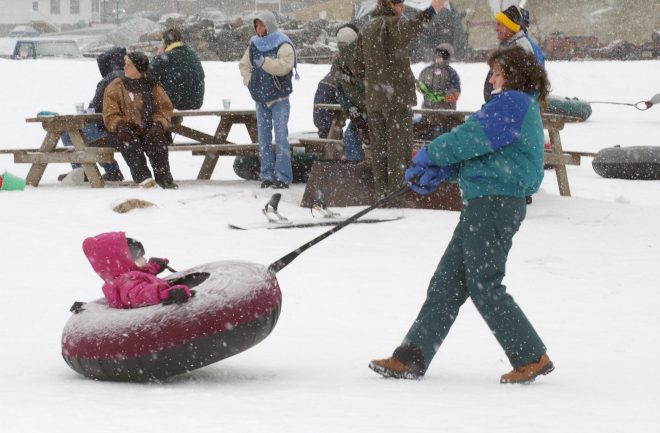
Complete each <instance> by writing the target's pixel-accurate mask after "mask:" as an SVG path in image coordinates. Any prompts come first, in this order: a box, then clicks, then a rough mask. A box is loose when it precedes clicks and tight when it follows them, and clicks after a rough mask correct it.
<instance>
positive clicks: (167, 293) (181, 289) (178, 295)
mask: <svg viewBox="0 0 660 433" xmlns="http://www.w3.org/2000/svg"><path fill="white" fill-rule="evenodd" d="M191 297H192V293H191V291H190V288H188V286H184V285H183V284H177V285H176V286H171V287H168V288H167V289H165V290H163V291H162V292H160V298H161V299H162V301H161V303H162V304H163V305H170V304H183V303H184V302H188V298H191Z"/></svg>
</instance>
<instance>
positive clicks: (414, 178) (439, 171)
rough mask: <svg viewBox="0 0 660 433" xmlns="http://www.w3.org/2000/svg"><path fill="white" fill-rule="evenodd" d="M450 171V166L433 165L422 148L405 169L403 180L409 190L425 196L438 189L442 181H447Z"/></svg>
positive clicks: (425, 149)
mask: <svg viewBox="0 0 660 433" xmlns="http://www.w3.org/2000/svg"><path fill="white" fill-rule="evenodd" d="M452 171H453V169H452V166H451V165H446V166H444V167H439V166H437V165H433V162H432V161H431V158H430V157H429V152H428V149H427V148H426V147H422V148H421V149H420V150H419V152H417V154H416V155H415V156H414V157H413V159H412V162H411V165H410V166H409V167H408V168H407V169H406V173H405V180H406V183H407V184H408V186H409V187H410V189H412V190H413V191H415V192H416V193H418V194H421V195H426V194H430V193H432V192H433V191H435V190H436V189H438V186H440V184H441V183H442V182H443V181H445V180H447V179H449V178H450V177H451V174H452Z"/></svg>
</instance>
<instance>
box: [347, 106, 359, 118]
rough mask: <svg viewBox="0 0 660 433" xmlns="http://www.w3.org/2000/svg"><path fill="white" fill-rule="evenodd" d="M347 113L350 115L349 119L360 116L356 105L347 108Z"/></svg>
mask: <svg viewBox="0 0 660 433" xmlns="http://www.w3.org/2000/svg"><path fill="white" fill-rule="evenodd" d="M348 115H349V116H350V117H351V119H355V118H357V117H362V114H360V112H359V111H358V109H357V107H351V108H349V109H348Z"/></svg>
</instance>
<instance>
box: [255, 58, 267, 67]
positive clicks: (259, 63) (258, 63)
mask: <svg viewBox="0 0 660 433" xmlns="http://www.w3.org/2000/svg"><path fill="white" fill-rule="evenodd" d="M265 61H266V59H265V58H264V56H259V57H257V58H256V59H254V66H256V67H257V68H260V67H262V66H263V64H264V62H265Z"/></svg>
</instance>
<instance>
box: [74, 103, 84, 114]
mask: <svg viewBox="0 0 660 433" xmlns="http://www.w3.org/2000/svg"><path fill="white" fill-rule="evenodd" d="M84 112H85V103H84V102H78V103H77V104H76V113H78V114H82V113H84Z"/></svg>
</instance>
